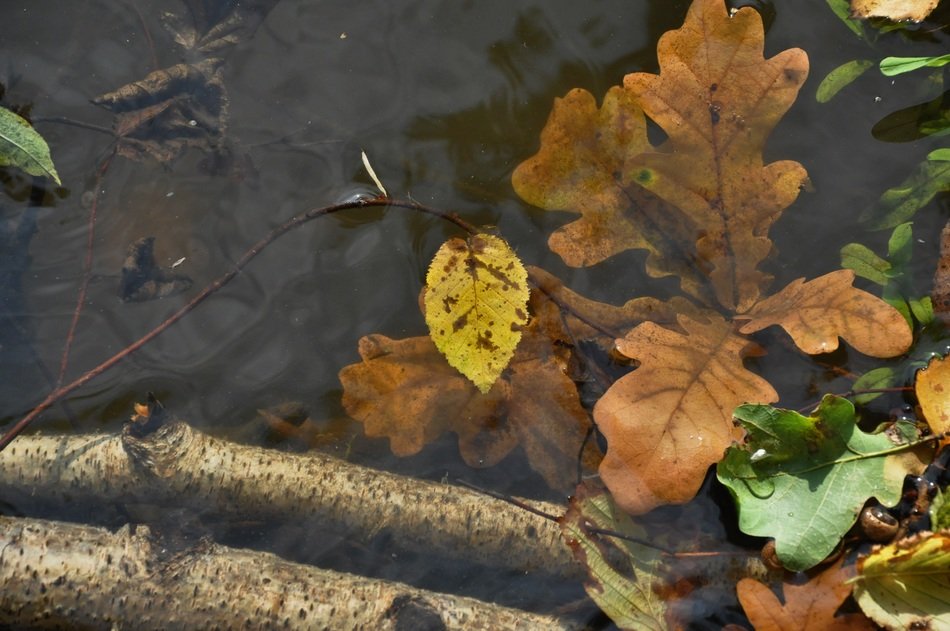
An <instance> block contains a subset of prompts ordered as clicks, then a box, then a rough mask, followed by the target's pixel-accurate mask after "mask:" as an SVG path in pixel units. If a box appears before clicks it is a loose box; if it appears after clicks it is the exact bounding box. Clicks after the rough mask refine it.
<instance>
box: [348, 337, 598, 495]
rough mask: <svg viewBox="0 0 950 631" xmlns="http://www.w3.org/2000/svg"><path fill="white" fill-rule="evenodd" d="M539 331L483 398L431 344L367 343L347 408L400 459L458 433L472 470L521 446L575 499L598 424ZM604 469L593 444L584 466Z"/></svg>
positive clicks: (351, 376)
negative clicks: (580, 465) (579, 469)
mask: <svg viewBox="0 0 950 631" xmlns="http://www.w3.org/2000/svg"><path fill="white" fill-rule="evenodd" d="M538 329H539V327H538V326H537V324H536V321H533V322H532V323H530V324H529V325H528V327H527V329H526V330H525V333H524V337H523V338H522V342H521V344H519V346H518V349H517V350H516V352H515V356H514V358H513V359H512V361H511V364H510V366H509V368H508V370H506V371H505V373H503V374H502V376H501V378H500V379H499V380H498V381H497V382H495V384H494V386H493V387H492V388H491V389H490V390H489V391H488V392H487V393H485V394H482V393H481V392H479V391H478V389H477V388H476V387H475V386H474V385H473V384H472V382H471V381H469V380H468V379H467V378H465V377H463V376H462V375H461V374H460V373H459V372H458V371H457V370H455V369H454V368H452V367H451V366H449V364H448V362H446V360H445V357H444V356H443V355H442V354H441V353H439V351H438V350H437V349H436V347H435V344H433V342H432V341H431V339H429V338H428V337H415V338H409V339H406V340H392V339H389V338H387V337H385V336H382V335H369V336H366V337H364V338H362V339H361V340H360V343H359V350H360V356H361V357H362V359H363V361H362V362H360V363H358V364H352V365H350V366H347V367H345V368H343V370H341V371H340V381H341V382H342V384H343V405H344V407H345V408H346V411H347V413H348V414H350V416H352V417H353V418H355V419H356V420H358V421H360V422H362V423H363V427H364V430H365V432H366V434H367V435H368V436H376V437H388V438H389V441H390V448H391V449H392V451H393V453H394V454H396V455H398V456H408V455H412V454H415V453H417V452H419V451H420V450H421V449H422V448H423V446H424V445H425V444H426V443H429V442H431V441H433V440H435V439H436V438H437V437H438V436H439V435H441V434H442V433H443V432H446V431H453V432H456V433H457V434H458V437H459V449H460V451H461V453H462V457H463V459H464V460H465V462H466V463H468V464H469V465H471V466H474V467H488V466H493V465H495V464H497V463H498V462H499V461H501V459H502V458H504V457H505V456H507V455H508V454H509V453H510V452H511V451H512V450H513V449H514V448H515V447H516V446H518V445H521V447H522V448H523V449H524V451H525V454H526V456H527V458H528V461H529V463H530V464H531V466H532V468H534V469H535V470H536V471H538V472H539V473H540V474H541V475H542V476H543V477H544V479H545V480H546V481H547V482H548V484H549V485H551V486H552V487H553V488H556V489H561V490H568V489H570V488H573V484H575V483H576V479H575V472H576V460H577V454H578V453H579V451H580V448H581V445H582V444H583V442H584V439H585V437H586V435H587V431H588V429H589V427H590V418H589V415H588V413H587V412H586V411H585V410H584V408H583V407H582V406H581V403H580V400H579V398H578V395H577V389H576V387H575V385H574V382H573V381H572V380H571V379H570V377H568V376H567V375H566V374H565V372H564V369H563V364H564V361H563V358H562V357H561V356H560V353H559V352H558V349H557V348H556V347H555V345H554V344H553V343H552V341H551V340H550V339H548V338H547V337H546V336H544V335H543V334H541V333H540V332H539V330H538ZM598 460H599V457H598V454H597V452H596V448H595V447H594V446H593V444H592V443H589V447H588V449H587V451H586V452H585V457H584V463H585V465H586V466H588V467H590V468H592V469H593V468H595V467H596V466H597V462H598Z"/></svg>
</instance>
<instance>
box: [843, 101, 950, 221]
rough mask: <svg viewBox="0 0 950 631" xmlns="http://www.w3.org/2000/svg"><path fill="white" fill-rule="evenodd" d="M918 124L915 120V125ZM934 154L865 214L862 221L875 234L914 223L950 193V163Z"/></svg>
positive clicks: (862, 214) (863, 213)
mask: <svg viewBox="0 0 950 631" xmlns="http://www.w3.org/2000/svg"><path fill="white" fill-rule="evenodd" d="M917 120H918V118H917V117H916V116H915V123H916V122H917ZM915 128H916V127H915ZM934 153H935V152H932V153H931V154H930V155H928V156H927V159H926V160H924V161H923V162H921V163H920V165H918V167H917V170H916V171H915V172H914V173H912V174H911V175H909V176H908V177H907V178H905V179H904V181H903V182H901V183H900V184H899V185H898V186H895V187H893V188H889V189H887V190H886V191H884V194H883V195H881V199H880V201H878V203H877V204H875V205H874V206H873V207H871V208H869V209H868V210H866V211H864V212H862V213H861V215H860V219H861V221H864V222H867V224H868V227H870V228H871V229H874V230H883V229H885V228H893V227H895V226H897V225H898V224H901V223H903V222H905V221H908V220H909V219H911V218H912V217H913V216H914V213H916V212H917V211H918V210H920V209H921V208H923V207H925V206H926V205H927V204H929V203H930V201H931V200H932V199H933V198H934V196H936V195H937V193H940V192H941V191H946V190H950V160H947V159H946V158H945V157H943V155H942V154H936V155H934Z"/></svg>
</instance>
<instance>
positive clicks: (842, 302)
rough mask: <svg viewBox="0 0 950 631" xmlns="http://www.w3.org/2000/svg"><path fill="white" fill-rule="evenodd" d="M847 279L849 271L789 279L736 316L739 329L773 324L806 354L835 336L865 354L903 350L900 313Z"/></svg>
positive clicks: (906, 333) (908, 336)
mask: <svg viewBox="0 0 950 631" xmlns="http://www.w3.org/2000/svg"><path fill="white" fill-rule="evenodd" d="M852 282H854V272H853V271H851V270H838V271H835V272H831V273H830V274H825V275H824V276H819V277H818V278H816V279H814V280H810V281H807V282H806V281H805V279H804V278H799V279H797V280H794V281H792V282H791V283H789V284H788V285H787V286H786V287H785V288H784V289H782V290H781V291H780V292H778V293H776V294H774V295H772V296H769V297H768V298H766V299H765V300H763V301H761V302H759V303H757V304H756V305H755V306H753V307H752V308H751V309H750V310H749V311H748V312H747V313H744V314H742V315H739V316H736V319H738V320H748V322H746V323H745V324H743V325H742V327H741V328H740V329H739V331H740V332H742V333H755V332H756V331H760V330H762V329H764V328H766V327H769V326H772V325H774V324H777V325H779V326H781V327H782V328H783V329H785V330H786V331H787V332H788V334H789V335H790V336H791V337H792V340H794V342H795V345H796V346H798V348H800V349H801V350H803V351H804V352H806V353H809V354H811V355H814V354H817V353H829V352H831V351H833V350H835V349H836V348H838V338H839V337H841V338H843V339H844V340H845V341H846V342H848V344H850V345H851V346H853V347H854V348H855V349H857V350H858V351H860V352H862V353H864V354H865V355H870V356H871V357H894V356H896V355H900V354H901V353H904V352H905V351H907V349H908V348H910V345H911V344H912V343H913V335H912V333H911V330H910V328H909V327H908V325H907V321H906V320H904V317H903V316H902V315H901V314H900V312H899V311H898V310H897V309H895V308H894V307H892V306H891V305H889V304H887V303H886V302H884V301H883V300H881V299H880V298H878V297H877V296H874V295H872V294H869V293H868V292H866V291H863V290H861V289H857V288H856V287H852V285H851V283H852Z"/></svg>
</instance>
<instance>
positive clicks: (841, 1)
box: [827, 0, 866, 39]
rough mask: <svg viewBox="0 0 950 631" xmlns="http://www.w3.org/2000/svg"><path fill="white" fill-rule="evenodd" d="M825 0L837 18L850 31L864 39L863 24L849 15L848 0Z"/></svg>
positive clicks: (849, 4)
mask: <svg viewBox="0 0 950 631" xmlns="http://www.w3.org/2000/svg"><path fill="white" fill-rule="evenodd" d="M827 2H828V6H829V7H831V10H832V12H834V14H835V15H837V16H838V19H840V20H841V21H842V22H844V25H845V26H847V27H848V28H849V29H851V32H852V33H854V34H855V35H857V36H858V37H860V38H861V39H866V37H865V33H864V26H863V25H862V24H861V22H859V21H857V20H855V19H853V18H852V17H851V3H850V2H848V0H827Z"/></svg>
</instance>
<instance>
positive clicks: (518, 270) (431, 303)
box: [425, 234, 529, 392]
mask: <svg viewBox="0 0 950 631" xmlns="http://www.w3.org/2000/svg"><path fill="white" fill-rule="evenodd" d="M527 281H528V273H527V272H526V271H525V268H524V266H523V265H522V264H521V261H519V260H518V257H517V256H516V255H515V253H514V252H513V251H512V250H511V248H510V247H508V244H507V243H505V241H504V240H503V239H500V238H499V237H495V236H492V235H488V234H478V235H475V236H472V237H469V239H468V240H463V239H457V238H456V239H449V240H448V241H446V242H445V243H444V244H442V247H441V248H439V251H438V252H436V254H435V257H434V258H433V259H432V264H431V265H430V266H429V273H428V275H427V276H426V294H425V309H426V324H428V325H429V334H430V336H431V337H432V341H433V342H435V345H436V348H438V349H439V351H440V352H441V353H442V354H443V355H445V358H446V359H447V360H448V362H449V365H451V366H452V367H453V368H455V369H456V370H458V371H459V372H460V373H462V374H463V375H465V376H466V377H468V378H469V379H471V380H472V383H474V384H475V385H476V386H477V387H478V389H479V390H480V391H482V392H488V391H489V390H490V389H491V387H492V384H493V383H495V381H496V380H497V379H498V377H499V376H501V373H502V371H503V370H504V369H505V368H506V367H507V366H508V362H509V361H511V357H512V356H513V355H514V352H515V347H516V346H517V345H518V341H519V340H520V339H521V330H522V328H523V327H524V325H525V324H526V323H527V322H528V314H527V307H528V295H529V291H528V282H527Z"/></svg>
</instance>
